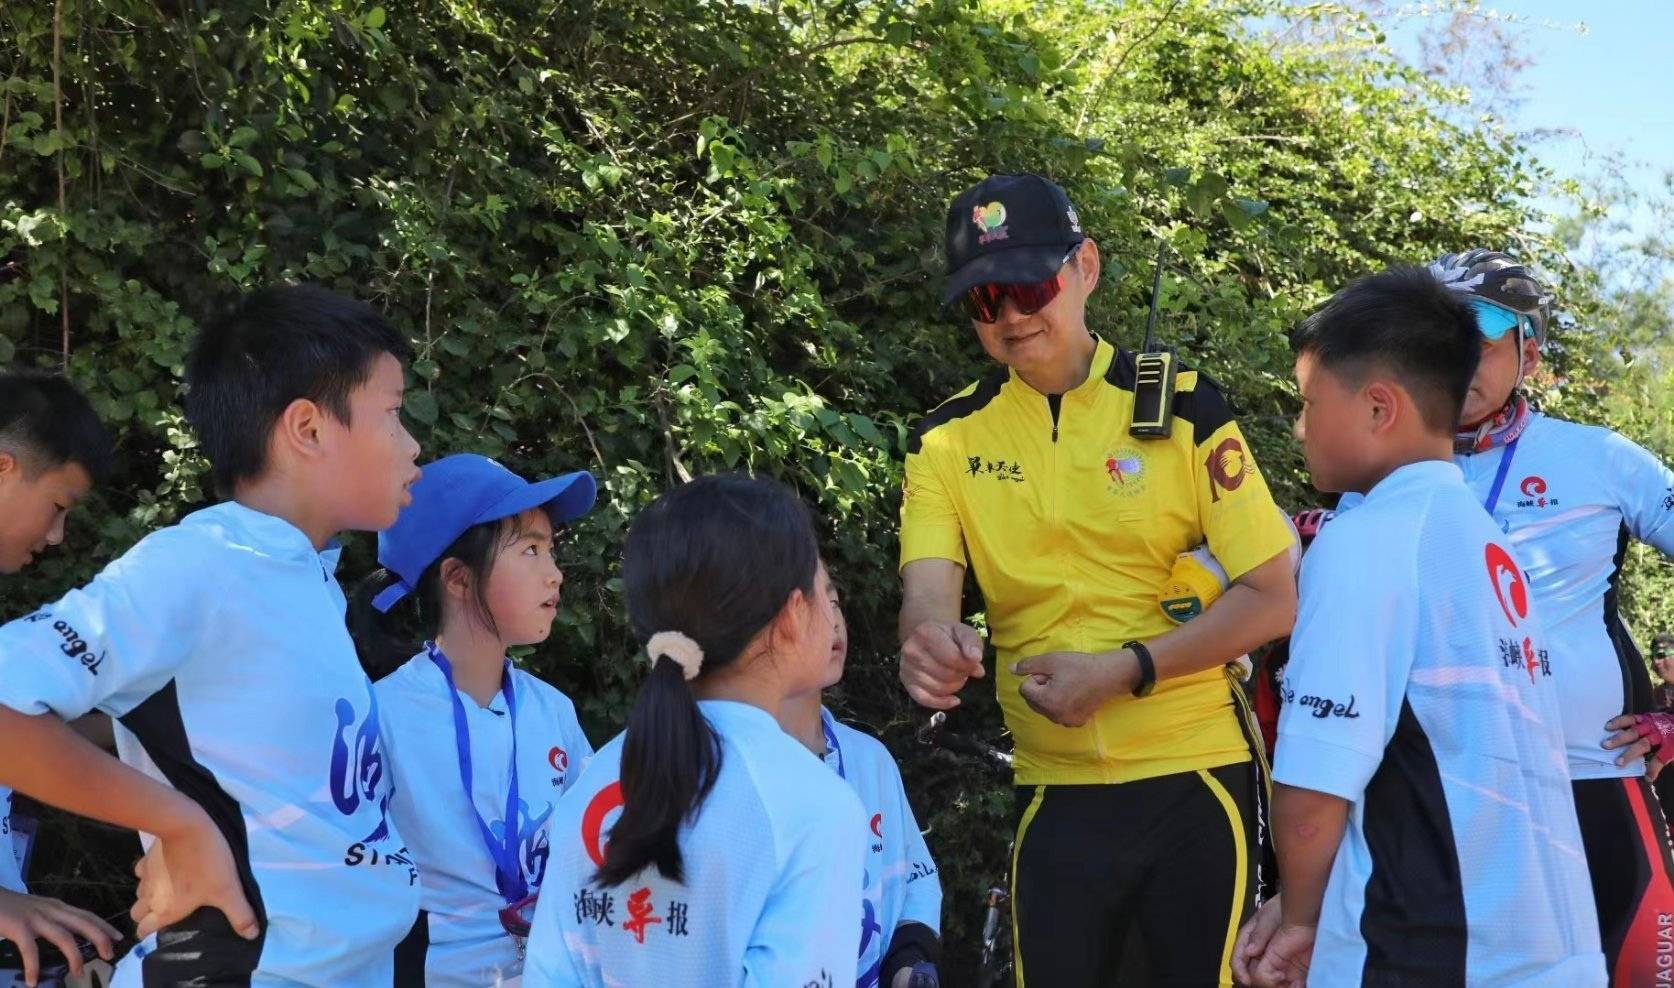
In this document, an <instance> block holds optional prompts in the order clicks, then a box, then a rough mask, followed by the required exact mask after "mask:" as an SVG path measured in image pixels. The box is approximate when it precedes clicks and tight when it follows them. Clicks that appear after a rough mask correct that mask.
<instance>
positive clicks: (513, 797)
mask: <svg viewBox="0 0 1674 988" xmlns="http://www.w3.org/2000/svg"><path fill="white" fill-rule="evenodd" d="M424 648H425V651H426V652H427V653H428V654H429V655H430V661H432V662H434V663H436V668H438V669H440V670H442V678H443V679H446V680H447V683H448V698H449V699H450V700H452V701H453V733H454V743H455V745H456V746H457V748H458V751H459V780H460V782H462V783H463V784H464V786H465V802H466V804H467V805H469V806H470V807H471V816H472V817H473V818H475V819H476V821H477V830H478V831H479V832H480V833H481V835H482V841H483V844H484V846H486V847H487V848H488V856H489V857H490V858H492V859H493V861H494V886H495V888H496V889H497V890H498V891H499V893H500V895H501V897H503V898H504V899H505V900H506V902H507V903H508V904H510V903H515V902H519V901H521V900H522V899H524V898H525V897H526V896H528V894H529V883H528V882H526V881H525V880H524V878H523V864H522V862H521V861H520V860H518V843H519V838H520V836H521V835H520V834H519V832H518V831H519V827H518V798H517V690H516V688H515V687H514V686H513V685H512V674H511V663H510V662H509V661H508V662H507V663H506V666H505V671H504V672H503V673H502V678H501V681H500V695H501V696H504V697H505V698H506V717H507V718H508V720H509V721H510V724H511V731H512V753H511V766H510V769H509V771H508V775H509V782H508V784H507V786H506V814H505V816H504V817H503V818H502V819H503V821H504V822H503V823H502V824H501V826H500V836H499V837H498V838H496V837H495V836H494V831H493V829H492V828H490V827H489V825H488V823H487V822H486V821H484V820H483V818H482V813H481V812H479V811H478V810H477V802H476V799H475V798H474V796H473V794H472V788H471V779H472V774H471V726H470V724H469V723H468V722H467V721H466V719H465V704H464V703H462V702H461V701H460V699H459V689H458V687H456V686H455V685H454V682H453V664H452V663H451V662H449V661H448V657H447V656H446V655H445V654H443V652H442V650H441V649H440V648H439V647H437V645H436V643H435V642H425V644H424ZM519 946H520V947H521V945H519Z"/></svg>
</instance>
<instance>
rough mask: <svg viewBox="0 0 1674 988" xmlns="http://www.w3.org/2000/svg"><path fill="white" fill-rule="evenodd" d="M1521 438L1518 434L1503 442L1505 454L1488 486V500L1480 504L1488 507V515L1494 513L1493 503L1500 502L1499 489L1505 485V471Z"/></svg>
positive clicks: (1509, 465) (1508, 469) (1509, 467)
mask: <svg viewBox="0 0 1674 988" xmlns="http://www.w3.org/2000/svg"><path fill="white" fill-rule="evenodd" d="M1522 438H1523V437H1522V436H1518V437H1517V438H1516V439H1513V440H1512V441H1511V442H1508V443H1506V444H1505V455H1503V456H1501V457H1500V469H1499V470H1498V472H1496V473H1495V474H1494V486H1492V487H1490V488H1488V500H1486V501H1484V502H1482V506H1483V507H1484V508H1487V509H1488V513H1489V514H1490V515H1492V514H1493V513H1494V505H1496V504H1499V503H1500V489H1501V488H1502V487H1504V486H1505V476H1506V473H1507V472H1508V471H1510V470H1511V458H1512V456H1513V455H1515V454H1516V452H1517V444H1518V443H1519V442H1520V441H1522Z"/></svg>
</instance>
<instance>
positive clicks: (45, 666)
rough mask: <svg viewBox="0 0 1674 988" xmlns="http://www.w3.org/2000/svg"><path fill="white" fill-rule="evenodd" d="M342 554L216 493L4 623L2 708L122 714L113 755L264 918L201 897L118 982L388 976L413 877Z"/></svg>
mask: <svg viewBox="0 0 1674 988" xmlns="http://www.w3.org/2000/svg"><path fill="white" fill-rule="evenodd" d="M336 563H337V550H336V549H335V548H333V549H328V550H326V551H325V552H317V551H315V549H314V547H313V545H312V543H311V542H310V541H309V539H308V537H307V536H306V535H304V534H303V533H302V532H301V531H300V530H299V529H297V528H296V527H294V526H293V525H291V524H290V523H288V522H286V521H284V520H282V519H279V518H275V517H273V516H270V515H265V514H262V513H260V512H256V511H252V510H250V509H249V508H245V507H243V506H241V505H238V504H236V503H225V504H220V505H217V506H215V507H213V508H208V509H205V510H203V511H198V512H195V513H193V514H191V515H189V516H187V517H186V518H185V519H184V520H182V521H181V522H180V524H178V525H174V526H172V527H169V528H165V529H162V530H160V531H158V532H154V533H152V534H151V535H149V536H147V537H146V538H144V539H142V540H140V542H139V543H138V544H136V545H135V546H134V547H133V548H132V549H129V550H128V551H127V552H126V553H124V554H123V555H122V556H121V557H120V558H119V559H117V560H116V561H114V562H112V563H111V564H110V565H109V566H107V567H105V569H104V571H103V572H101V573H100V574H99V575H98V576H97V577H96V578H95V579H94V580H93V581H92V582H91V583H89V584H88V585H87V586H86V587H83V588H82V589H79V590H73V591H71V592H70V593H69V594H67V595H66V596H65V597H64V598H63V599H61V600H59V601H57V602H56V603H53V604H51V605H49V606H47V607H44V608H42V609H41V610H39V611H36V612H35V613H33V614H31V615H29V616H27V617H25V618H22V619H20V620H17V621H13V622H11V623H10V624H7V625H6V626H5V627H4V628H0V704H5V705H6V706H8V707H11V708H12V709H14V710H17V711H19V712H21V713H25V714H45V713H52V714H56V715H58V716H59V717H62V718H63V719H64V720H66V721H68V720H73V719H74V718H76V717H80V716H82V715H83V714H86V713H88V712H90V711H93V710H100V711H103V712H105V713H107V714H109V715H110V716H111V717H112V718H114V719H115V721H116V745H117V753H118V754H119V755H120V757H121V758H122V760H123V761H124V762H126V763H128V764H129V765H132V766H134V767H135V768H137V769H139V770H140V771H141V772H144V773H145V774H146V775H149V776H151V777H152V778H154V779H157V780H159V781H161V782H164V783H165V784H168V785H172V786H173V787H174V788H176V789H178V790H180V791H181V792H182V793H184V794H186V795H187V796H189V797H190V798H192V799H193V800H195V801H196V802H197V803H198V804H199V805H201V806H202V807H203V808H204V809H205V810H206V811H207V812H208V814H209V816H210V818H211V819H213V820H214V821H215V823H216V825H217V826H218V827H219V828H220V830H221V832H222V834H223V835H225V836H226V839H227V843H228V845H229V846H230V847H231V849H232V854H233V859H234V861H235V862H236V863H237V866H238V869H239V873H240V876H241V877H242V879H243V885H244V890H245V894H246V896H247V897H248V898H249V899H250V904H251V906H253V907H254V908H255V910H256V914H257V916H258V918H259V919H260V920H261V925H262V936H261V938H260V939H259V940H257V941H253V942H251V941H245V940H243V939H242V938H240V937H238V936H237V935H236V934H234V933H233V932H232V931H231V930H230V928H229V927H228V925H227V923H226V920H225V917H223V916H222V915H221V913H220V912H218V911H215V910H200V911H199V912H198V913H194V914H193V915H192V916H190V917H188V918H187V919H186V920H184V921H182V922H181V923H178V924H176V925H174V926H172V927H170V928H168V929H166V930H164V931H163V932H162V933H161V934H159V936H158V937H157V938H156V939H155V940H154V941H147V942H146V943H145V944H142V945H141V946H140V947H139V948H136V950H135V951H134V952H133V953H131V954H129V955H128V957H127V958H125V959H124V960H123V961H122V963H121V965H120V967H119V968H118V971H117V976H116V981H115V984H117V985H123V986H128V985H140V984H144V985H176V984H197V983H202V984H215V985H254V986H261V988H266V986H281V985H284V986H290V985H310V986H321V988H326V986H329V988H361V986H365V988H372V986H377V988H388V986H389V984H390V979H391V977H392V976H393V972H394V951H395V946H396V944H397V943H398V942H400V940H401V938H402V937H403V936H404V935H405V934H406V933H407V931H408V930H409V929H410V928H411V927H412V925H413V917H414V915H415V914H416V913H417V911H418V902H419V887H418V872H417V871H416V870H415V869H414V867H413V865H412V862H411V861H410V860H409V859H408V857H407V854H406V847H405V845H404V844H403V843H402V841H401V837H400V834H399V832H398V831H397V830H396V828H395V826H394V824H393V823H392V821H391V820H390V818H389V802H390V778H389V772H388V769H387V765H386V762H385V757H384V750H383V744H382V742H381V741H380V739H379V733H378V704H377V700H376V697H375V696H374V695H373V693H372V684H371V683H369V682H368V681H367V679H366V675H365V673H363V672H362V671H361V668H360V664H359V663H358V662H357V661H356V658H355V649H354V645H353V643H352V642H351V641H350V639H349V634H348V631H347V629H346V628H345V626H344V622H343V614H344V608H345V600H344V597H343V591H342V589H341V588H340V587H339V586H338V585H337V581H336V579H335V578H334V577H333V576H332V571H333V569H334V568H335V567H336ZM145 839H146V840H147V842H148V843H149V840H150V839H149V838H145ZM154 944H156V946H154Z"/></svg>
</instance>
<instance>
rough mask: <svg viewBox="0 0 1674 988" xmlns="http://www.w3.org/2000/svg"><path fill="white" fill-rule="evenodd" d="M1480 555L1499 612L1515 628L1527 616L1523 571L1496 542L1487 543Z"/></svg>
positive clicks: (1526, 594)
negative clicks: (1502, 612)
mask: <svg viewBox="0 0 1674 988" xmlns="http://www.w3.org/2000/svg"><path fill="white" fill-rule="evenodd" d="M1482 554H1483V561H1484V562H1486V563H1487V564H1488V579H1489V581H1490V582H1492V583H1493V584H1494V597H1495V598H1496V599H1498V600H1499V602H1500V610H1502V611H1504V612H1505V619H1506V620H1507V621H1510V622H1511V623H1512V625H1513V626H1516V624H1517V623H1518V622H1519V621H1521V620H1523V619H1524V618H1526V617H1528V616H1529V587H1528V584H1526V583H1524V582H1523V571H1522V570H1520V569H1518V568H1517V563H1516V561H1515V560H1513V559H1512V558H1511V553H1509V552H1507V551H1505V549H1504V547H1502V546H1501V545H1500V544H1499V543H1497V542H1490V543H1488V545H1487V546H1486V547H1485V548H1484V549H1483V550H1482Z"/></svg>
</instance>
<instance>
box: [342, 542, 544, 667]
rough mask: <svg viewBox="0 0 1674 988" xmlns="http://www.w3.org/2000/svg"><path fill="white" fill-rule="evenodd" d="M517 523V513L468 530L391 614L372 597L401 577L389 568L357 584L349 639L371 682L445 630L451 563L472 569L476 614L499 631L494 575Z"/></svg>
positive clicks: (351, 599)
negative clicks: (491, 600) (445, 571)
mask: <svg viewBox="0 0 1674 988" xmlns="http://www.w3.org/2000/svg"><path fill="white" fill-rule="evenodd" d="M516 521H517V516H516V515H513V516H512V517H510V518H501V519H499V520H497V521H485V522H483V523H482V524H480V525H472V526H471V527H470V528H467V529H466V530H465V531H464V532H463V533H461V534H460V536H459V538H457V539H454V540H453V544H452V545H450V546H448V547H447V548H446V549H445V550H443V551H442V554H441V555H440V556H438V557H437V558H436V561H435V562H433V563H431V564H430V565H429V566H428V567H426V568H425V570H424V575H423V576H421V577H419V583H418V589H417V590H415V591H414V592H413V593H412V594H411V595H409V597H408V598H407V599H404V600H402V601H400V602H399V603H397V604H396V605H395V606H394V607H392V608H390V611H389V613H387V614H386V613H383V612H381V611H379V610H378V609H377V608H376V607H373V606H372V599H373V598H374V597H376V596H378V594H380V593H382V592H383V591H384V589H385V588H386V587H389V586H390V585H392V584H394V583H396V582H397V581H398V580H399V579H400V578H399V577H397V576H396V575H395V574H394V573H391V572H390V571H389V570H387V569H377V570H374V571H373V572H372V574H371V575H370V576H368V577H366V579H364V580H361V581H360V583H359V584H358V585H356V587H355V589H354V593H352V594H351V595H350V596H349V612H348V623H349V637H350V638H353V639H354V643H355V653H356V654H357V655H359V656H360V664H361V667H362V668H363V669H365V670H366V675H367V677H368V678H369V679H371V680H372V681H373V682H376V681H378V680H380V679H382V678H384V677H385V676H387V675H389V674H390V673H392V672H394V671H395V670H396V669H398V668H400V667H401V665H402V664H403V663H405V662H406V661H407V660H408V659H410V658H412V657H413V656H414V655H416V654H417V653H418V650H419V649H420V648H422V647H423V643H424V642H426V641H431V640H433V639H435V637H436V634H437V633H438V632H439V631H441V630H442V599H443V596H444V595H445V594H446V590H445V589H444V588H443V587H442V564H443V563H444V562H446V561H447V560H449V559H457V560H459V561H460V562H461V563H463V564H464V565H465V568H466V569H467V570H469V571H470V573H471V597H470V602H469V603H470V607H471V610H472V612H473V614H474V616H475V617H476V619H477V620H478V621H481V622H482V624H483V627H485V628H488V629H489V630H490V631H493V632H495V633H498V629H497V628H496V627H495V624H494V615H493V614H490V613H489V611H488V596H487V594H488V577H489V574H491V573H493V572H494V560H495V559H497V558H498V557H499V554H500V549H501V548H502V547H503V546H504V545H505V544H506V542H505V540H506V536H507V534H508V533H512V532H515V528H516V526H515V522H516Z"/></svg>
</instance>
